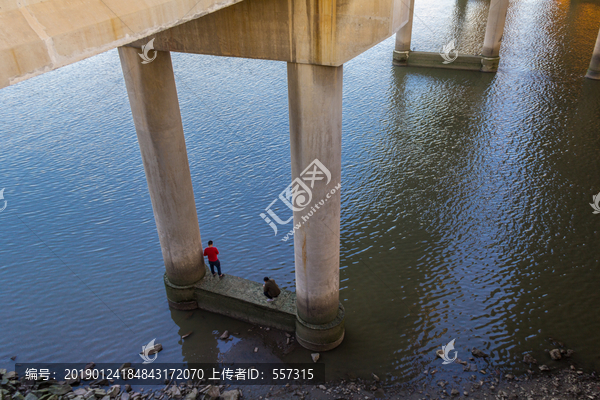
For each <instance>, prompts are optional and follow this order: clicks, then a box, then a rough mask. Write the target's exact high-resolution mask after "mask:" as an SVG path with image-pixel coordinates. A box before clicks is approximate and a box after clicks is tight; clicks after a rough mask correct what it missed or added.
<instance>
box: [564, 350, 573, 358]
mask: <svg viewBox="0 0 600 400" xmlns="http://www.w3.org/2000/svg"><path fill="white" fill-rule="evenodd" d="M573 353H575V352H574V351H573V350H571V349H568V350H567V351H566V352H565V357H571V356H572V355H573Z"/></svg>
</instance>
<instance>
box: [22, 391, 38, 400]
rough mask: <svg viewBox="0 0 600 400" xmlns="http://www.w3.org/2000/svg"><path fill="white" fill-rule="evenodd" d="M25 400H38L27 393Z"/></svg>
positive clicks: (33, 395)
mask: <svg viewBox="0 0 600 400" xmlns="http://www.w3.org/2000/svg"><path fill="white" fill-rule="evenodd" d="M25 400H38V398H37V396H36V395H35V394H33V393H27V396H25Z"/></svg>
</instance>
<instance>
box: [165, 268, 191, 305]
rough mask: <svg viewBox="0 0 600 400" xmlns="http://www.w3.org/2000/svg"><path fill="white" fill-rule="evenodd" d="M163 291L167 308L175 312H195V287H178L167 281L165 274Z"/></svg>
mask: <svg viewBox="0 0 600 400" xmlns="http://www.w3.org/2000/svg"><path fill="white" fill-rule="evenodd" d="M164 279H165V289H166V291H167V300H168V302H169V307H171V308H174V309H175V310H195V309H197V308H198V303H197V302H196V295H195V293H194V292H195V289H196V286H195V285H187V286H180V285H175V284H174V283H172V282H171V281H169V277H168V276H167V274H165V276H164Z"/></svg>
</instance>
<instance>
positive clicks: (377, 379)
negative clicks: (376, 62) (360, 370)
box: [371, 373, 379, 382]
mask: <svg viewBox="0 0 600 400" xmlns="http://www.w3.org/2000/svg"><path fill="white" fill-rule="evenodd" d="M371 375H373V379H375V382H379V377H378V376H377V375H375V374H374V373H371Z"/></svg>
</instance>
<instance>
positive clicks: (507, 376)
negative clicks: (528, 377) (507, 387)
mask: <svg viewBox="0 0 600 400" xmlns="http://www.w3.org/2000/svg"><path fill="white" fill-rule="evenodd" d="M504 379H506V380H508V381H512V380H513V379H515V377H514V375H512V374H505V375H504Z"/></svg>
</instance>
